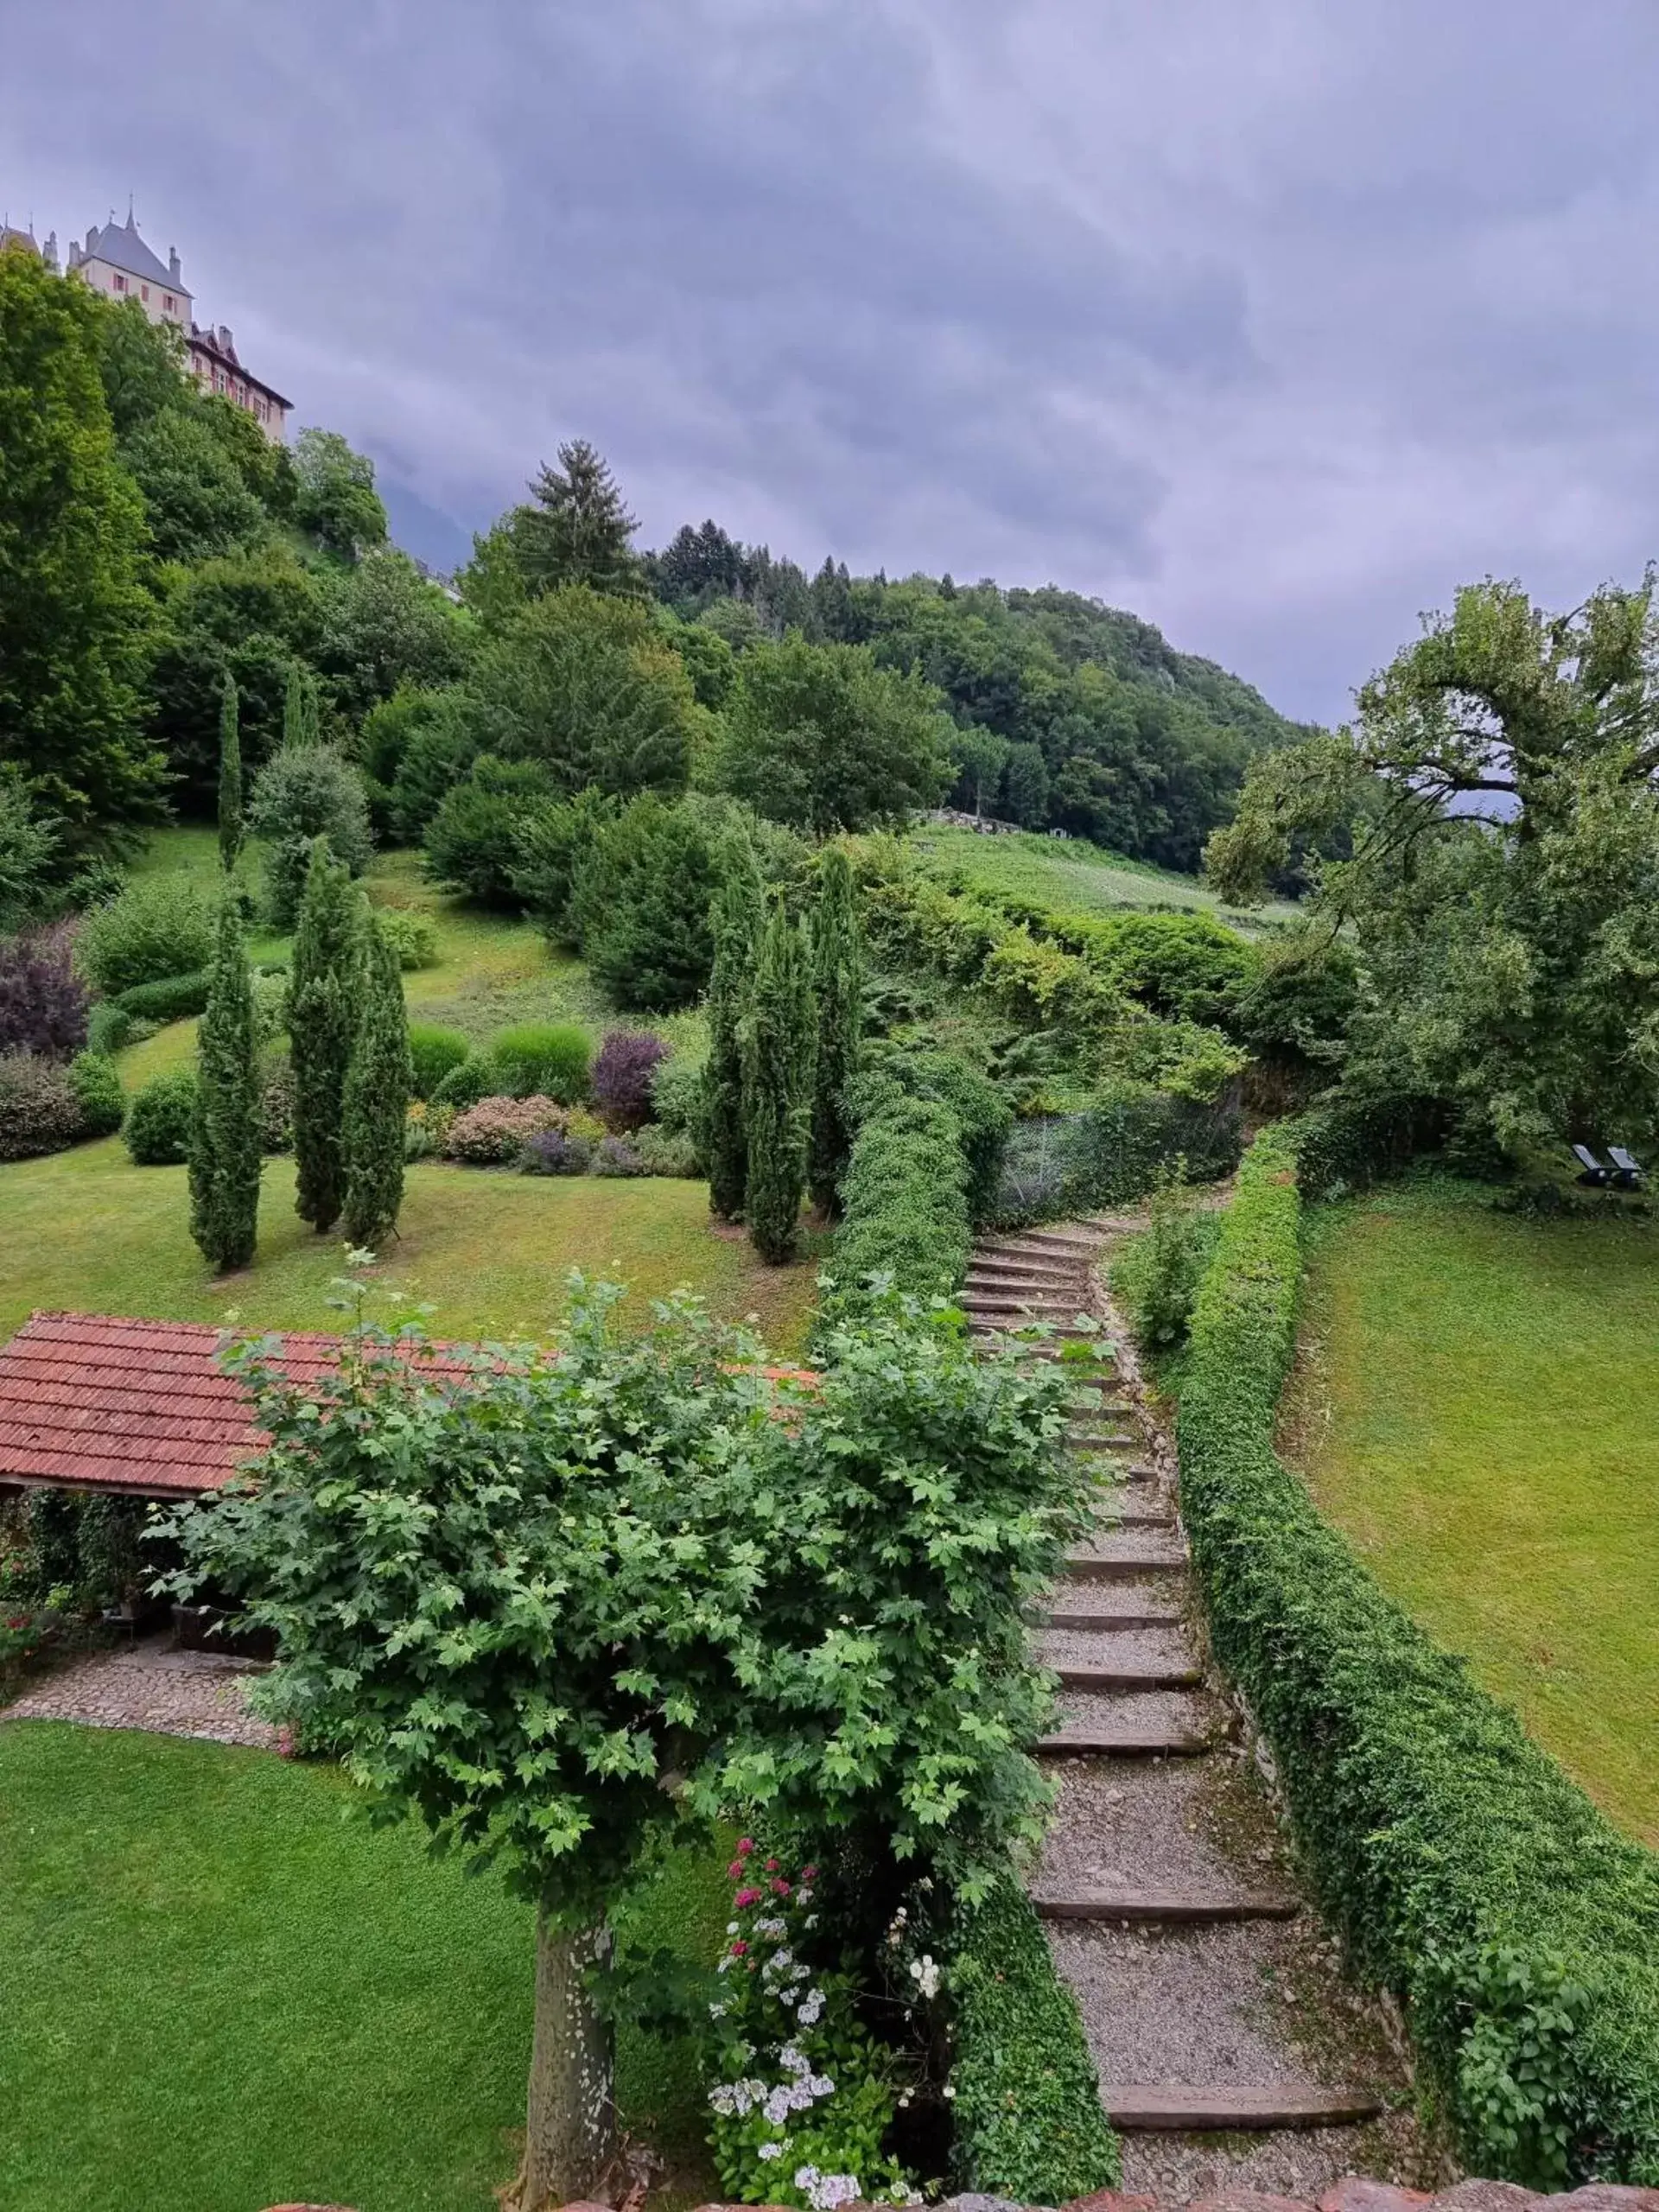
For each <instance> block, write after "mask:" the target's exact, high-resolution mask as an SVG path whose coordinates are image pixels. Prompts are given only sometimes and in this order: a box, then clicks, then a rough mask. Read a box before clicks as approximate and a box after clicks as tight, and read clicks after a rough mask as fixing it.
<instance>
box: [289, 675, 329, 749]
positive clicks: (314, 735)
mask: <svg viewBox="0 0 1659 2212" xmlns="http://www.w3.org/2000/svg"><path fill="white" fill-rule="evenodd" d="M320 743H321V729H320V727H319V725H318V721H317V693H316V687H315V684H314V683H312V681H311V678H310V677H309V676H308V675H307V673H306V671H304V670H303V669H302V668H300V667H298V666H296V665H290V667H289V671H288V688H287V690H285V691H284V692H283V744H284V745H291V746H295V747H301V746H306V745H317V744H320Z"/></svg>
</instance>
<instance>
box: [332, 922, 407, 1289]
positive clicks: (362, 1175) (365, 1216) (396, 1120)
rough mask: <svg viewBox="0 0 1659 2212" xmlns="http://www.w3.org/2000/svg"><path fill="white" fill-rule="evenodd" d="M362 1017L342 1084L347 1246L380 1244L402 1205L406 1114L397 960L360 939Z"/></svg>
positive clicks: (372, 940) (375, 934)
mask: <svg viewBox="0 0 1659 2212" xmlns="http://www.w3.org/2000/svg"><path fill="white" fill-rule="evenodd" d="M361 992H362V995H361V1013H360V1016H359V1022H358V1030H357V1039H356V1042H355V1043H354V1044H353V1047H352V1064H351V1067H350V1070H349V1071H348V1072H347V1075H346V1116H345V1128H344V1135H343V1138H342V1152H343V1155H344V1163H345V1171H346V1196H345V1203H344V1205H343V1207H342V1209H341V1218H342V1221H343V1223H344V1225H345V1230H346V1236H348V1237H349V1238H350V1239H351V1241H352V1243H353V1244H368V1245H373V1244H378V1243H379V1242H380V1240H381V1238H382V1237H384V1236H387V1235H388V1234H389V1233H390V1232H391V1230H394V1229H396V1227H397V1212H398V1209H399V1207H400V1206H401V1205H403V1203H404V1118H405V1116H407V1114H408V1112H409V1092H410V1065H409V1016H408V1014H407V1013H406V1012H405V1010H404V979H403V976H402V973H401V971H400V969H399V968H398V964H397V954H396V952H394V951H393V950H392V948H391V945H390V944H388V943H387V941H386V939H385V938H384V937H383V936H382V935H381V933H380V931H378V929H376V928H375V926H374V924H373V921H372V918H371V920H370V921H369V922H368V925H367V926H366V928H365V931H364V943H363V966H362V986H361Z"/></svg>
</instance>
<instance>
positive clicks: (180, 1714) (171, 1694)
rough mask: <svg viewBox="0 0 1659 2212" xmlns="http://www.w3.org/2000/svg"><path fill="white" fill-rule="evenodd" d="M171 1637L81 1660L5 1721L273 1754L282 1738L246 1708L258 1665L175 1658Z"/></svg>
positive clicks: (1, 1712)
mask: <svg viewBox="0 0 1659 2212" xmlns="http://www.w3.org/2000/svg"><path fill="white" fill-rule="evenodd" d="M169 1643H170V1639H169V1637H166V1636H158V1637H146V1638H144V1639H143V1641H141V1642H139V1643H135V1644H134V1645H132V1646H131V1647H130V1649H127V1650H124V1651H100V1652H98V1653H96V1654H95V1655H94V1656H92V1657H91V1658H88V1659H79V1660H76V1661H75V1662H73V1664H72V1665H70V1666H67V1667H66V1668H64V1669H62V1671H61V1672H60V1673H59V1674H56V1675H51V1676H49V1677H48V1679H47V1680H46V1681H41V1682H39V1683H37V1684H35V1687H34V1688H31V1689H30V1690H29V1693H28V1694H27V1695H25V1696H23V1697H20V1698H18V1699H16V1700H15V1701H14V1702H13V1703H12V1704H10V1705H8V1706H5V1707H0V1722H4V1721H8V1720H78V1721H79V1722H80V1723H81V1724H82V1725H83V1726H86V1727H88V1728H143V1729H148V1730H149V1731H150V1732H152V1733H154V1734H156V1735H162V1736H194V1737H199V1738H203V1739H204V1740H206V1741H207V1742H209V1743H214V1744H246V1745H251V1746H252V1747H253V1748H255V1749H256V1750H259V1751H275V1750H276V1749H277V1731H276V1729H274V1728H273V1727H271V1726H270V1725H269V1724H268V1723H267V1722H265V1721H264V1720H258V1719H255V1718H254V1716H253V1714H252V1713H250V1712H249V1711H248V1709H247V1704H246V1696H247V1688H248V1681H249V1678H250V1677H251V1676H252V1675H258V1674H261V1673H263V1672H264V1669H263V1667H262V1666H261V1665H260V1663H259V1662H257V1660H251V1659H233V1658H232V1657H231V1656H229V1655H228V1654H227V1653H223V1652H217V1651H175V1650H172V1649H169Z"/></svg>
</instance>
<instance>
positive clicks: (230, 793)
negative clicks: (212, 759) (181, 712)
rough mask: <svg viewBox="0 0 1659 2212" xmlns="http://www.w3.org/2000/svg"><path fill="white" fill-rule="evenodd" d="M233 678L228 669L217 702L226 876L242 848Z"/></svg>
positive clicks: (239, 746)
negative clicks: (223, 686)
mask: <svg viewBox="0 0 1659 2212" xmlns="http://www.w3.org/2000/svg"><path fill="white" fill-rule="evenodd" d="M240 721H241V717H240V713H239V709H238V702H237V696H236V678H235V677H233V676H232V674H231V673H230V671H228V670H226V676H225V688H224V690H223V691H222V692H221V693H220V694H219V862H220V865H221V866H222V867H223V868H224V870H225V873H226V875H229V874H231V873H232V870H233V869H234V868H235V866H236V863H237V858H238V855H239V854H240V852H241V850H242V833H243V820H242V732H241V727H240Z"/></svg>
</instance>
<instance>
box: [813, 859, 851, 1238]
mask: <svg viewBox="0 0 1659 2212" xmlns="http://www.w3.org/2000/svg"><path fill="white" fill-rule="evenodd" d="M812 995H813V997H814V999H815V1001H817V1058H816V1060H815V1062H814V1064H813V1073H812V1145H811V1152H810V1160H809V1164H808V1171H807V1181H808V1184H809V1185H810V1189H811V1192H812V1203H813V1205H816V1206H817V1207H818V1208H820V1209H821V1211H823V1212H824V1213H826V1214H828V1213H832V1212H833V1211H835V1208H836V1199H837V1195H838V1192H839V1190H840V1186H841V1179H842V1175H843V1173H845V1172H846V1167H847V1159H848V1154H849V1153H850V1152H851V1150H852V1147H853V1128H852V1122H851V1120H850V1118H849V1112H848V1105H847V1094H848V1090H849V1087H850V1085H851V1084H852V1080H853V1077H855V1075H856V1074H857V1073H858V1056H859V1042H860V1036H861V1031H862V1027H863V1015H864V961H863V948H862V945H861V943H860V934H859V926H858V886H857V884H856V883H855V881H854V879H853V865H852V862H851V861H849V859H848V857H847V855H846V853H845V852H844V851H843V849H842V847H840V846H839V845H831V846H829V847H828V848H827V849H826V850H825V852H824V855H823V863H822V867H821V869H820V872H819V877H818V904H817V912H816V913H815V914H814V915H813V917H812Z"/></svg>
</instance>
